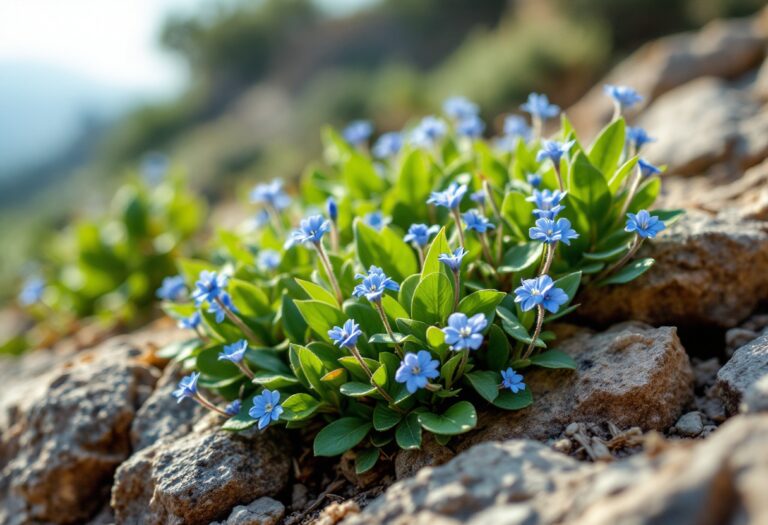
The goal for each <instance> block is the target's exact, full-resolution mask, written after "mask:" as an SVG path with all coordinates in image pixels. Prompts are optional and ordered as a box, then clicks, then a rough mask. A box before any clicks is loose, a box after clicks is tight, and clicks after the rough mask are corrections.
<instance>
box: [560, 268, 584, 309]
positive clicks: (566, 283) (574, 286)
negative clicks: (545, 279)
mask: <svg viewBox="0 0 768 525" xmlns="http://www.w3.org/2000/svg"><path fill="white" fill-rule="evenodd" d="M579 284H581V272H573V273H569V274H568V275H564V276H562V277H560V278H559V279H558V280H556V281H555V286H556V287H557V288H560V289H561V290H563V291H564V292H565V295H567V296H568V300H567V301H566V302H565V303H564V304H563V305H561V306H560V308H565V307H566V306H568V305H569V304H570V303H571V301H573V298H574V297H575V296H576V292H577V291H578V290H579Z"/></svg>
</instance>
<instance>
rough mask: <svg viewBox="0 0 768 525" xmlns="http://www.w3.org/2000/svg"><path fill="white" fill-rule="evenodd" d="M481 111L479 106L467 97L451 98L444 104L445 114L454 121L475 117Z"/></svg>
mask: <svg viewBox="0 0 768 525" xmlns="http://www.w3.org/2000/svg"><path fill="white" fill-rule="evenodd" d="M479 111H480V108H478V107H477V104H475V103H474V102H472V101H471V100H469V99H468V98H466V97H450V98H448V99H446V100H445V102H443V113H445V114H446V115H448V116H449V117H451V118H452V119H456V120H462V119H465V118H468V117H474V116H475V115H477V114H478V113H479Z"/></svg>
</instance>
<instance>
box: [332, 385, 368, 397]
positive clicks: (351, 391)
mask: <svg viewBox="0 0 768 525" xmlns="http://www.w3.org/2000/svg"><path fill="white" fill-rule="evenodd" d="M339 392H341V393H342V394H344V395H345V396H349V397H365V396H370V395H372V394H374V393H376V387H374V386H371V384H370V383H359V382H357V381H350V382H349V383H344V384H343V385H341V388H339Z"/></svg>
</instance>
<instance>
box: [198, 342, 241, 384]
mask: <svg viewBox="0 0 768 525" xmlns="http://www.w3.org/2000/svg"><path fill="white" fill-rule="evenodd" d="M223 348H224V346H223V345H215V346H211V347H208V348H206V349H204V350H203V351H201V352H200V353H199V354H198V355H197V362H196V366H197V369H198V370H199V371H200V372H201V373H202V374H203V375H206V376H210V377H215V378H219V379H221V378H229V377H236V376H239V375H241V374H242V372H241V371H240V369H239V368H237V366H235V364H234V363H232V362H231V361H227V360H225V359H222V360H219V354H220V353H221V351H222V350H223Z"/></svg>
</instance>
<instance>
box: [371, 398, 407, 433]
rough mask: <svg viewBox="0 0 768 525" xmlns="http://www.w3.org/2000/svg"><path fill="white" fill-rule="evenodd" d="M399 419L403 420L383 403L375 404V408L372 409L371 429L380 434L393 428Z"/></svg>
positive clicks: (400, 415)
mask: <svg viewBox="0 0 768 525" xmlns="http://www.w3.org/2000/svg"><path fill="white" fill-rule="evenodd" d="M401 419H403V415H402V414H401V413H400V412H397V411H395V410H392V409H391V408H389V407H388V406H387V405H386V404H385V403H376V407H375V408H374V409H373V428H375V429H376V430H378V431H380V432H383V431H385V430H389V429H390V428H394V427H395V425H397V424H398V423H400V420H401Z"/></svg>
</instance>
